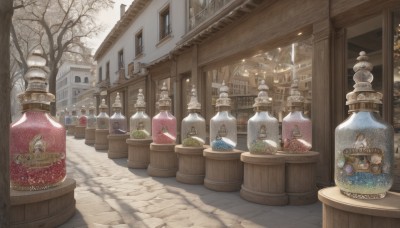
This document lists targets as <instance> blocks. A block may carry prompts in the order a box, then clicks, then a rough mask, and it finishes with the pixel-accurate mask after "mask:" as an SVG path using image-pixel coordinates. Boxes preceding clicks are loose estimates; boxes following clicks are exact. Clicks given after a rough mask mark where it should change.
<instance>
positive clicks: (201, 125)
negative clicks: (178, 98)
mask: <svg viewBox="0 0 400 228" xmlns="http://www.w3.org/2000/svg"><path fill="white" fill-rule="evenodd" d="M200 110H201V105H200V103H199V102H198V100H197V91H196V88H195V86H194V85H193V86H192V90H191V97H190V101H189V103H188V112H189V114H188V115H187V116H186V117H185V118H184V119H183V120H182V125H181V140H182V146H184V147H202V146H203V145H204V143H205V140H206V121H205V119H204V118H203V117H202V116H201V115H200V114H199V112H200Z"/></svg>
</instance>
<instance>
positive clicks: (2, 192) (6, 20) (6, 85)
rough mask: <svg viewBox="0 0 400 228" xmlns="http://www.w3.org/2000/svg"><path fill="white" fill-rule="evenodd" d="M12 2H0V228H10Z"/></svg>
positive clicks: (3, 0) (5, 0) (4, 0)
mask: <svg viewBox="0 0 400 228" xmlns="http://www.w3.org/2000/svg"><path fill="white" fill-rule="evenodd" d="M13 11H14V10H13V1H12V0H2V1H0V50H1V55H0V97H1V99H2V102H1V103H2V105H1V106H2V107H1V112H0V129H1V130H2V131H1V135H0V227H10V207H11V203H10V155H9V147H10V145H9V139H10V115H11V112H10V105H11V103H10V92H11V91H10V88H11V81H10V27H11V19H12V15H13Z"/></svg>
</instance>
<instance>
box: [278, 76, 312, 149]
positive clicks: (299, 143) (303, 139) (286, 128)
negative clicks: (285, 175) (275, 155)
mask: <svg viewBox="0 0 400 228" xmlns="http://www.w3.org/2000/svg"><path fill="white" fill-rule="evenodd" d="M287 106H288V108H289V111H290V112H289V114H287V115H286V116H285V117H284V118H283V120H282V142H283V151H284V152H286V153H305V152H307V151H310V150H311V147H312V124H311V120H310V119H309V118H307V117H306V116H304V115H303V107H304V97H303V96H301V94H300V91H299V90H298V82H297V79H296V78H295V79H294V80H293V83H292V85H291V91H290V96H289V97H288V99H287Z"/></svg>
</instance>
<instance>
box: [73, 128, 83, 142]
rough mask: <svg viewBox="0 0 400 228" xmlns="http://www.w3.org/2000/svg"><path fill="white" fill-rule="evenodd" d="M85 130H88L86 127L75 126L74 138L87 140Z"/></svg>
mask: <svg viewBox="0 0 400 228" xmlns="http://www.w3.org/2000/svg"><path fill="white" fill-rule="evenodd" d="M85 130H86V127H82V126H75V133H74V138H76V139H84V138H85Z"/></svg>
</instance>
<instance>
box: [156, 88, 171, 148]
mask: <svg viewBox="0 0 400 228" xmlns="http://www.w3.org/2000/svg"><path fill="white" fill-rule="evenodd" d="M158 106H159V109H160V112H159V113H158V114H157V115H155V116H154V117H153V119H152V123H151V124H152V138H153V143H156V144H175V142H176V118H175V116H173V115H172V114H171V112H170V109H171V98H169V97H168V89H167V85H166V83H165V82H164V83H163V85H162V87H161V93H160V100H159V101H158Z"/></svg>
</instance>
